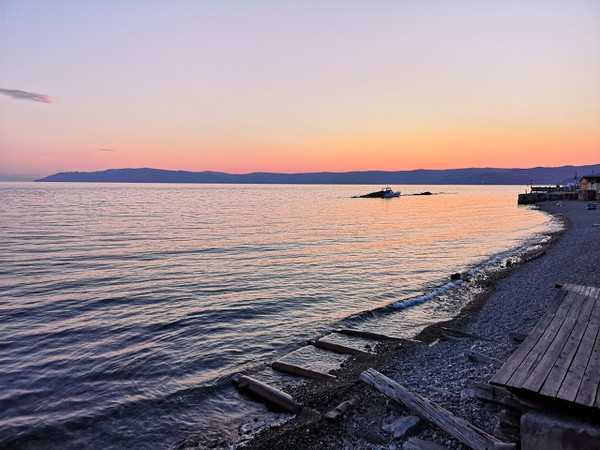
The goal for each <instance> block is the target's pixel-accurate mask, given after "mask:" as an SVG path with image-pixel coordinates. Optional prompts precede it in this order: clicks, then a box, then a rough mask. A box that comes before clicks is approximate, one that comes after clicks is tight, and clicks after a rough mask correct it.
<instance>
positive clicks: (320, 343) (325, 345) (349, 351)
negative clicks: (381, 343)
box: [309, 339, 370, 356]
mask: <svg viewBox="0 0 600 450" xmlns="http://www.w3.org/2000/svg"><path fill="white" fill-rule="evenodd" d="M309 344H311V345H314V346H315V347H319V348H322V349H324V350H329V351H332V352H335V353H341V354H343V355H355V356H368V355H370V353H367V352H365V351H363V350H358V349H356V348H352V347H346V346H345V345H341V344H336V343H334V342H328V341H327V340H325V339H313V340H311V341H309Z"/></svg>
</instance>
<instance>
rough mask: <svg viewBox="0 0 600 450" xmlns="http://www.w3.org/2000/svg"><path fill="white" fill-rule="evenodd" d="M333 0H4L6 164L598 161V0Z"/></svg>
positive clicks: (264, 167)
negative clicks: (281, 1)
mask: <svg viewBox="0 0 600 450" xmlns="http://www.w3.org/2000/svg"><path fill="white" fill-rule="evenodd" d="M322 3H323V2H298V3H296V4H289V3H288V4H275V3H273V2H267V1H256V2H252V1H250V2H242V1H231V2H218V3H217V2H187V1H174V2H147V1H141V0H140V1H135V0H129V1H127V2H118V1H110V0H107V1H103V2H96V1H87V0H81V1H64V2H52V4H50V3H49V2H45V1H42V0H36V1H34V0H19V1H16V0H13V1H10V0H9V1H5V2H3V3H2V4H1V11H0V12H1V14H0V20H1V23H0V25H1V26H0V64H1V66H2V70H1V71H0V94H1V95H0V173H2V174H30V175H33V176H41V175H48V174H51V173H54V172H59V171H75V170H80V171H91V170H104V169H108V168H122V167H154V168H162V169H180V170H193V171H201V170H219V171H227V172H231V173H246V172H252V171H273V172H311V171H325V170H326V171H349V170H373V169H379V170H411V169H417V168H428V169H445V168H459V167H534V166H560V165H566V164H574V165H584V164H595V163H599V162H600V127H599V126H598V124H600V82H599V81H598V80H600V3H598V2H597V1H595V0H589V1H583V0H575V1H554V0H545V1H541V0H540V1H536V0H532V1H528V2H522V1H512V0H509V1H504V2H481V1H476V0H472V1H461V0H457V1H453V2H427V4H425V2H420V1H416V0H415V1H401V2H391V1H390V2H386V1H383V2H378V3H377V4H373V3H368V2H358V1H357V2H341V1H339V2H338V1H333V2H327V3H326V4H322ZM14 90H19V91H24V94H19V93H15V92H14ZM27 93H33V94H41V95H47V96H49V97H51V100H50V101H51V103H48V102H44V100H47V99H46V98H44V97H35V96H33V95H29V96H28V95H27ZM40 100H42V101H40Z"/></svg>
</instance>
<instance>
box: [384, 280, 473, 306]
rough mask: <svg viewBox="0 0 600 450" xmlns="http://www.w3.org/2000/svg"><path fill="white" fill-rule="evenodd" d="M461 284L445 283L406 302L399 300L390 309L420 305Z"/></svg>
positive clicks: (459, 281) (458, 281)
mask: <svg viewBox="0 0 600 450" xmlns="http://www.w3.org/2000/svg"><path fill="white" fill-rule="evenodd" d="M461 284H462V280H456V281H451V282H450V283H446V284H445V285H443V286H441V287H439V288H437V289H435V290H433V291H431V292H429V293H427V294H425V295H421V296H420V297H413V298H409V299H407V300H401V301H399V302H396V303H392V305H391V306H392V307H393V308H396V309H404V308H408V307H409V306H413V305H420V304H421V303H425V302H426V301H428V300H431V299H434V298H436V297H438V296H440V295H442V294H444V293H445V292H448V291H449V290H450V289H452V288H455V287H457V286H460V285H461Z"/></svg>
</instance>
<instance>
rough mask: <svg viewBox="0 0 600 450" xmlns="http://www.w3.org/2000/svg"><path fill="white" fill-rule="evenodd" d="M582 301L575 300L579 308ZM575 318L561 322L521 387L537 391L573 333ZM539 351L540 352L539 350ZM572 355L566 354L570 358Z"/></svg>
mask: <svg viewBox="0 0 600 450" xmlns="http://www.w3.org/2000/svg"><path fill="white" fill-rule="evenodd" d="M582 303H583V302H581V301H580V302H577V305H578V306H579V309H581V304H582ZM577 323H578V322H577V320H576V319H574V318H572V317H567V318H565V320H564V321H563V322H562V324H561V326H560V328H559V330H558V332H557V333H556V335H555V336H554V337H553V338H552V341H551V342H550V344H549V345H548V347H547V349H546V351H545V352H544V353H543V356H541V358H540V359H539V362H538V363H537V365H536V366H535V369H533V371H532V372H531V373H530V374H529V375H528V376H527V379H526V380H525V381H524V382H523V384H522V385H521V387H522V388H523V389H527V390H529V391H533V392H538V391H539V390H540V388H541V387H542V385H543V384H544V382H545V381H546V379H547V378H548V374H549V373H550V370H552V367H554V365H555V364H556V362H557V360H558V359H559V357H560V355H561V353H562V352H563V350H564V349H565V346H566V344H567V342H568V339H569V337H570V336H571V335H572V334H573V331H574V330H575V328H576V326H577ZM540 353H541V352H540ZM571 357H572V355H568V358H569V359H570V358H571Z"/></svg>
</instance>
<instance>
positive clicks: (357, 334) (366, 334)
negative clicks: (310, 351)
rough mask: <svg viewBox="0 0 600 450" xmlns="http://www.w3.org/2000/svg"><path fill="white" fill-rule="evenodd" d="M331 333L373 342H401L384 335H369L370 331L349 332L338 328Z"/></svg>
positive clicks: (346, 329) (398, 339)
mask: <svg viewBox="0 0 600 450" xmlns="http://www.w3.org/2000/svg"><path fill="white" fill-rule="evenodd" d="M333 331H334V333H341V334H345V335H347V336H355V337H362V338H366V339H373V340H374V341H400V340H402V339H400V338H396V337H392V336H386V335H385V334H379V333H371V332H370V331H360V330H350V329H348V328H338V329H335V330H333Z"/></svg>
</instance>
